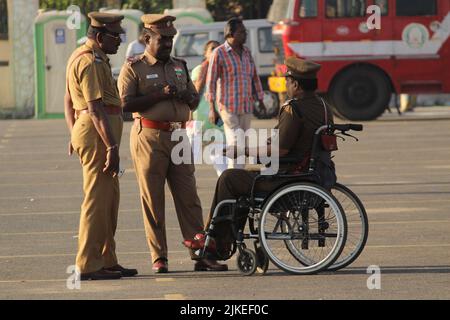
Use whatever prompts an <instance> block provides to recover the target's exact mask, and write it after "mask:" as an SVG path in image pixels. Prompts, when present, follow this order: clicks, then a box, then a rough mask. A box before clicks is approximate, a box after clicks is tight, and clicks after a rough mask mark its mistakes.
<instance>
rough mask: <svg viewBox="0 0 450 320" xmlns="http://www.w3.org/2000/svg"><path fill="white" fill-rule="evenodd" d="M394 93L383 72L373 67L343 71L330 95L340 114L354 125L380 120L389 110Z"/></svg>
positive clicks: (334, 82) (334, 81)
mask: <svg viewBox="0 0 450 320" xmlns="http://www.w3.org/2000/svg"><path fill="white" fill-rule="evenodd" d="M391 93H392V90H391V85H390V83H389V80H388V79H387V78H386V76H385V75H384V74H383V72H382V71H381V70H378V69H376V68H375V67H370V66H354V67H351V68H348V69H346V70H344V71H343V72H341V73H340V74H339V75H338V76H337V77H336V78H335V79H334V80H333V83H332V86H331V88H330V92H329V94H330V97H331V100H332V101H333V105H334V107H335V108H336V109H337V114H339V115H342V116H343V117H344V118H346V119H348V120H351V121H361V120H374V119H376V118H378V117H379V116H380V115H381V114H383V112H384V111H385V110H386V108H387V106H388V104H389V100H390V98H391Z"/></svg>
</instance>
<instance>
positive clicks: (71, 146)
mask: <svg viewBox="0 0 450 320" xmlns="http://www.w3.org/2000/svg"><path fill="white" fill-rule="evenodd" d="M72 154H73V145H72V141H69V156H71V155H72Z"/></svg>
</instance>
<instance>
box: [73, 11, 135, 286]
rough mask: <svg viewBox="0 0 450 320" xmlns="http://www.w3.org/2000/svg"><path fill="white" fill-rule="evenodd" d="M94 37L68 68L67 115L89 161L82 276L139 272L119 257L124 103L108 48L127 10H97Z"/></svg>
mask: <svg viewBox="0 0 450 320" xmlns="http://www.w3.org/2000/svg"><path fill="white" fill-rule="evenodd" d="M89 18H91V25H90V27H89V30H88V35H87V36H88V41H87V42H86V44H84V45H83V46H81V47H80V48H78V49H76V50H75V51H74V53H73V54H72V56H71V57H70V58H69V61H68V64H67V70H66V78H67V89H66V96H65V103H64V105H65V116H66V122H67V125H68V127H69V131H70V133H71V142H70V144H69V154H72V151H75V152H76V153H77V154H78V155H79V157H80V162H81V164H82V167H83V190H84V201H83V204H82V207H81V218H80V230H79V239H78V254H77V258H76V265H77V267H78V269H79V272H80V273H81V280H91V279H92V280H103V279H118V278H120V277H122V276H134V275H136V274H137V270H135V269H126V268H123V267H122V266H120V265H119V264H118V262H117V256H116V253H115V249H116V248H115V247H116V246H115V241H114V235H115V232H116V227H117V216H118V210H119V198H120V194H119V180H118V173H119V144H120V139H121V135H122V126H123V120H122V109H121V107H120V105H121V103H120V98H119V94H118V91H117V87H116V85H115V82H114V79H113V77H112V74H111V66H110V65H109V59H108V57H107V54H116V53H117V50H118V48H119V46H120V42H121V39H120V34H121V33H123V32H124V30H123V29H122V28H121V26H120V24H121V21H122V20H123V18H124V17H123V16H120V15H114V14H108V13H98V12H92V13H90V14H89Z"/></svg>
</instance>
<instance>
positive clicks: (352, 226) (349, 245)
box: [328, 183, 369, 271]
mask: <svg viewBox="0 0 450 320" xmlns="http://www.w3.org/2000/svg"><path fill="white" fill-rule="evenodd" d="M331 193H332V194H333V195H334V196H335V198H336V199H337V200H338V201H339V203H340V204H341V206H342V208H343V209H344V215H345V218H346V220H347V241H346V243H345V247H344V250H343V251H342V253H341V255H340V256H339V258H338V259H337V260H336V261H335V262H334V263H333V264H332V265H331V266H330V267H328V270H330V271H336V270H339V269H342V268H345V267H347V266H348V265H350V264H351V263H353V262H354V261H355V260H356V259H357V258H358V257H359V255H360V254H361V252H362V251H363V250H364V246H365V245H366V242H367V237H368V235H369V220H368V218H367V213H366V209H365V208H364V205H363V204H362V202H361V200H360V199H359V198H358V196H357V195H356V194H355V193H354V192H353V191H351V190H350V189H349V188H347V187H346V186H344V185H342V184H339V183H336V185H335V186H334V187H332V188H331Z"/></svg>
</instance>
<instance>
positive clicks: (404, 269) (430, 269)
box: [327, 266, 450, 274]
mask: <svg viewBox="0 0 450 320" xmlns="http://www.w3.org/2000/svg"><path fill="white" fill-rule="evenodd" d="M380 270H381V274H414V273H416V274H432V273H443V274H447V273H450V266H380ZM327 273H329V272H327ZM331 274H368V272H367V269H366V268H358V267H353V268H352V267H350V268H345V269H342V270H339V271H337V272H335V273H331ZM369 274H370V272H369Z"/></svg>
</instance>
